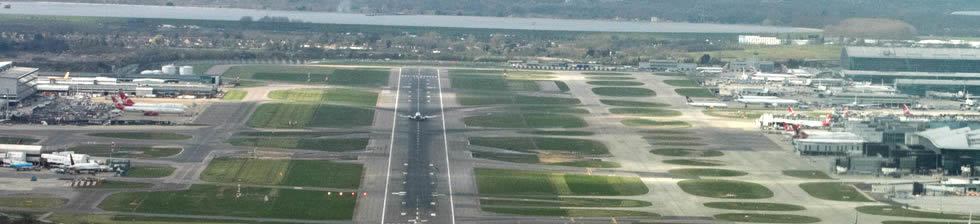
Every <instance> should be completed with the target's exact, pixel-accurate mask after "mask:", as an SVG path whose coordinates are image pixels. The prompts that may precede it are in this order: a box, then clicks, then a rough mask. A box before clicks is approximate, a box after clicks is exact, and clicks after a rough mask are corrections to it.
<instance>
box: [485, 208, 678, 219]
mask: <svg viewBox="0 0 980 224" xmlns="http://www.w3.org/2000/svg"><path fill="white" fill-rule="evenodd" d="M483 211H488V212H494V213H500V214H513V215H527V216H570V217H660V215H658V214H656V213H650V212H641V211H629V210H601V209H562V208H498V207H488V208H483Z"/></svg>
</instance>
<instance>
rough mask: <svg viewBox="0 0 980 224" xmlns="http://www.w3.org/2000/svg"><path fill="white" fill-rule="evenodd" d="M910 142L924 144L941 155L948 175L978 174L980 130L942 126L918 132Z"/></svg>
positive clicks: (942, 164) (943, 166)
mask: <svg viewBox="0 0 980 224" xmlns="http://www.w3.org/2000/svg"><path fill="white" fill-rule="evenodd" d="M909 144H917V145H922V146H924V147H925V148H926V149H928V150H932V151H934V152H936V153H938V154H939V155H940V156H941V158H942V159H941V166H942V168H943V170H945V172H946V174H947V175H967V176H973V175H975V174H977V173H978V172H977V171H976V168H977V165H978V164H980V130H973V129H971V128H970V127H963V128H957V129H952V128H949V127H941V128H934V129H929V130H926V131H922V132H917V133H915V135H913V136H912V137H910V138H909Z"/></svg>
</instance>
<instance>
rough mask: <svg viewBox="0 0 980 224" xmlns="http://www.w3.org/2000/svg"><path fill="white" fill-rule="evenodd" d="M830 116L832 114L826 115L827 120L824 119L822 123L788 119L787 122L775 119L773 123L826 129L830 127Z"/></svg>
mask: <svg viewBox="0 0 980 224" xmlns="http://www.w3.org/2000/svg"><path fill="white" fill-rule="evenodd" d="M831 116H833V114H827V118H824V120H823V121H811V120H789V119H787V120H780V119H776V120H775V121H776V122H783V123H784V124H792V125H797V126H801V127H811V128H819V127H827V126H830V124H831V121H830V118H831Z"/></svg>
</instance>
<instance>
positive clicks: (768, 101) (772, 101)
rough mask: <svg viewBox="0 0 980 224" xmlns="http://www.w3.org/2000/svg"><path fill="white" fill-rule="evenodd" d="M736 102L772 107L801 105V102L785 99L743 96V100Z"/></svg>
mask: <svg viewBox="0 0 980 224" xmlns="http://www.w3.org/2000/svg"><path fill="white" fill-rule="evenodd" d="M735 102H739V103H744V104H764V105H772V106H779V105H796V104H800V101H796V100H791V99H783V98H779V97H774V96H765V97H755V96H743V97H741V98H738V99H736V100H735Z"/></svg>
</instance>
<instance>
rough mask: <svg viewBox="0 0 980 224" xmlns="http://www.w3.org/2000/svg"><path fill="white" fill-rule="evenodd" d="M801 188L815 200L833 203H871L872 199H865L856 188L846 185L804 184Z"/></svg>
mask: <svg viewBox="0 0 980 224" xmlns="http://www.w3.org/2000/svg"><path fill="white" fill-rule="evenodd" d="M800 188H803V191H806V193H807V194H810V196H813V197H815V198H819V199H824V200H832V201H853V202H870V201H871V199H868V198H867V197H864V195H862V194H861V193H860V192H858V190H857V189H856V188H854V186H851V185H850V184H844V183H836V182H824V183H802V184H800Z"/></svg>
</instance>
